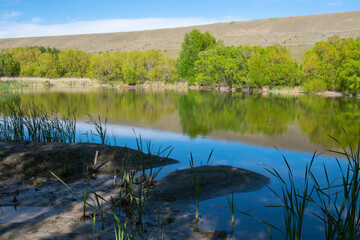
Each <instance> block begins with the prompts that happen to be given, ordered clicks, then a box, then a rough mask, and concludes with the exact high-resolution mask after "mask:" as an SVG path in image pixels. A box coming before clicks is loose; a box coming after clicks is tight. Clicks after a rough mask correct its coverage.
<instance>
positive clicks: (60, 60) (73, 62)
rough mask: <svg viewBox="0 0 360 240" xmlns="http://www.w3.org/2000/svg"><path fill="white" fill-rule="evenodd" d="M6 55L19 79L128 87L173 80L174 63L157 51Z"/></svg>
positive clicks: (16, 51)
mask: <svg viewBox="0 0 360 240" xmlns="http://www.w3.org/2000/svg"><path fill="white" fill-rule="evenodd" d="M8 52H9V54H11V56H13V57H14V59H15V60H17V61H18V62H19V63H20V66H21V70H20V76H33V77H48V78H58V77H75V78H82V77H90V78H95V79H98V80H100V81H101V82H103V83H107V82H110V81H120V82H124V83H129V84H137V83H144V82H146V81H165V82H174V81H177V69H176V62H175V61H174V60H173V59H169V58H166V57H164V56H163V55H162V54H161V52H160V51H157V50H148V51H145V52H141V51H130V52H121V51H114V52H100V53H97V54H91V53H85V52H84V51H81V50H78V49H65V50H58V49H56V48H53V49H51V48H47V49H46V48H44V47H23V48H11V49H8Z"/></svg>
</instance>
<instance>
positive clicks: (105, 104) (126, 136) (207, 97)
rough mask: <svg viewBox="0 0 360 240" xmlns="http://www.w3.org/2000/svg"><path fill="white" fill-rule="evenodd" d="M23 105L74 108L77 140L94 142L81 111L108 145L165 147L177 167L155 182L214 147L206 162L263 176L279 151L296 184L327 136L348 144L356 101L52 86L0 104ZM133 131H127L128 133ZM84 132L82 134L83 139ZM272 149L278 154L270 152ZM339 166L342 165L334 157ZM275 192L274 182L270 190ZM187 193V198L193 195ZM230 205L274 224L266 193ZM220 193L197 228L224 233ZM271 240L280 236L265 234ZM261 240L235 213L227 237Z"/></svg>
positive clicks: (316, 232)
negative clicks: (98, 121) (102, 127)
mask: <svg viewBox="0 0 360 240" xmlns="http://www.w3.org/2000/svg"><path fill="white" fill-rule="evenodd" d="M4 101H6V102H9V101H12V102H19V103H21V104H22V105H24V106H26V105H28V104H30V103H32V102H34V103H35V104H36V105H38V104H43V105H44V106H45V108H47V109H51V108H56V109H58V110H59V112H60V113H65V112H66V111H67V107H68V106H69V107H71V108H76V112H77V119H78V125H77V127H78V132H79V133H82V134H79V135H78V136H79V138H78V141H90V142H99V139H98V138H97V137H96V136H92V135H91V134H90V133H91V131H92V132H95V130H94V128H93V127H92V126H90V125H89V124H87V123H86V121H87V120H88V118H87V116H86V113H89V114H91V115H93V116H97V115H99V116H101V118H102V119H104V118H105V116H107V117H108V119H109V124H108V126H107V127H108V135H109V138H108V141H109V143H110V144H116V145H118V146H124V145H127V146H129V147H132V148H136V141H135V138H136V137H139V135H141V137H142V139H143V140H144V142H146V141H147V140H151V143H152V144H153V146H154V150H156V149H157V148H158V147H163V148H165V147H167V146H170V145H171V146H173V147H174V149H173V152H172V154H171V157H172V158H175V159H177V160H180V163H179V164H176V165H171V166H166V167H165V168H164V169H163V170H162V172H161V173H160V175H159V177H162V176H164V175H165V174H166V173H167V172H170V171H173V170H175V169H183V168H188V167H189V158H190V152H191V153H192V154H193V156H194V159H195V161H196V165H198V164H199V163H200V161H203V162H204V161H206V160H207V158H208V155H209V153H210V151H211V149H213V148H214V153H213V155H212V158H211V161H210V163H211V164H221V165H232V166H236V167H240V168H246V169H250V170H253V171H256V172H259V173H262V174H265V175H267V176H269V177H271V176H270V175H269V173H268V172H267V171H266V170H265V169H264V167H273V168H275V169H276V170H277V171H278V172H279V173H280V174H286V173H287V169H286V166H285V164H284V162H283V159H282V155H281V153H282V154H284V155H285V156H286V158H287V159H288V161H289V163H290V165H291V167H292V169H293V171H294V172H293V173H294V176H295V181H296V184H298V185H299V186H302V184H303V174H304V169H305V166H306V164H307V163H309V162H310V160H311V158H312V153H313V152H314V151H315V149H318V151H323V150H325V149H328V148H334V147H336V144H335V142H334V141H333V140H332V139H330V138H329V137H328V136H327V134H329V135H331V136H335V137H337V138H338V139H339V140H340V141H342V142H345V140H346V135H345V134H344V133H343V131H342V128H344V129H345V130H346V131H347V132H348V135H349V136H350V137H349V140H350V142H351V143H352V144H356V136H357V133H358V128H359V120H360V110H359V107H360V102H359V100H356V99H344V98H336V99H328V98H323V97H317V96H308V95H306V96H298V97H294V96H276V95H266V96H261V95H246V94H243V93H231V92H226V93H224V92H200V91H195V92H193V91H188V92H176V91H145V90H137V91H121V90H120V91H119V90H115V89H90V90H87V89H83V90H81V91H71V92H69V91H63V90H57V89H50V90H46V91H44V90H39V89H38V90H36V91H29V92H27V93H24V94H22V95H17V96H14V97H12V98H7V99H6V100H4ZM134 132H135V134H134ZM84 133H87V134H84ZM274 146H275V147H277V148H279V149H280V151H278V150H276V149H275V148H274ZM323 162H326V165H327V167H328V171H329V175H330V176H332V177H337V176H339V173H338V166H337V163H336V161H335V160H334V157H332V156H329V155H326V153H325V154H324V155H321V156H319V157H317V158H316V161H315V163H314V166H313V169H314V172H317V173H318V175H319V181H320V182H323V181H322V179H323V178H322V177H323V171H322V164H323ZM341 164H343V165H344V164H345V161H344V160H341ZM270 186H271V187H272V188H273V189H275V191H278V190H279V189H280V186H279V184H278V183H277V182H276V181H273V182H272V183H271V185H270ZM194 194H195V193H194ZM235 201H236V208H237V209H238V210H242V211H246V210H248V209H252V208H258V209H256V210H254V211H253V214H254V215H255V216H256V217H259V218H261V219H265V220H267V221H269V222H271V223H272V224H273V225H275V226H279V227H281V226H282V225H283V221H282V210H281V209H278V208H277V209H274V208H262V206H266V205H276V204H278V203H279V202H278V200H277V199H276V198H275V197H274V195H273V194H272V193H271V191H270V190H269V189H267V188H264V189H261V190H259V191H256V192H249V193H240V194H235ZM227 204H228V202H227V198H226V196H223V197H220V198H216V199H210V200H208V201H204V202H201V204H200V217H201V218H202V220H203V223H202V224H201V225H200V228H201V229H208V230H215V229H217V230H219V229H220V230H226V231H229V232H230V229H231V222H230V221H231V214H230V211H229V209H224V208H221V206H227ZM311 211H315V210H314V209H313V208H312V207H311V206H310V211H309V212H308V213H307V217H306V219H305V225H304V239H312V238H315V237H317V238H320V239H321V238H323V234H322V231H323V230H322V225H321V222H319V220H317V219H316V218H315V217H314V216H313V214H311ZM272 234H273V235H274V236H275V239H276V238H278V237H280V235H279V233H276V232H275V230H274V231H272ZM241 238H245V239H268V229H267V227H266V225H264V224H263V223H260V222H259V221H257V220H254V219H252V218H249V217H247V216H244V215H242V214H240V213H237V214H236V223H235V229H234V239H241Z"/></svg>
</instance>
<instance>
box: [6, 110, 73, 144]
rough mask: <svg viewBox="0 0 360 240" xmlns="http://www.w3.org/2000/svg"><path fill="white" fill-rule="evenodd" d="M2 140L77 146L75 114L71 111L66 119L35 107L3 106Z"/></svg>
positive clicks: (53, 112)
mask: <svg viewBox="0 0 360 240" xmlns="http://www.w3.org/2000/svg"><path fill="white" fill-rule="evenodd" d="M0 109H1V119H0V140H1V141H16V142H20V141H35V142H75V138H76V117H75V111H71V110H70V109H68V114H67V115H65V116H63V117H62V118H60V117H58V115H57V112H56V111H54V110H52V111H50V113H48V112H47V111H46V110H45V109H44V107H43V106H41V105H40V106H36V105H35V104H34V103H32V104H29V105H27V106H24V107H23V106H20V104H4V105H2V106H1V108H0Z"/></svg>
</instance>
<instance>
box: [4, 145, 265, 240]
mask: <svg viewBox="0 0 360 240" xmlns="http://www.w3.org/2000/svg"><path fill="white" fill-rule="evenodd" d="M96 150H97V151H98V159H97V161H98V162H97V164H98V165H101V164H102V163H104V162H105V161H108V162H107V163H106V164H104V165H103V168H102V171H99V172H97V173H96V174H94V175H93V174H92V175H91V177H89V175H88V172H89V168H88V167H89V165H90V163H92V162H93V161H94V153H95V151H96ZM125 151H127V152H128V154H129V155H131V156H132V157H133V159H135V158H136V156H138V155H139V152H137V151H136V150H132V149H128V150H126V149H124V148H120V147H112V146H106V145H99V144H92V143H72V144H68V143H33V142H22V143H13V142H8V143H6V142H5V143H0V173H1V175H0V176H1V177H0V189H1V190H0V226H1V227H0V236H1V239H89V234H90V235H91V236H94V237H95V238H99V239H100V238H101V239H113V238H114V233H113V231H114V225H113V219H112V217H111V216H108V215H106V214H105V215H104V217H103V221H101V218H100V212H101V211H99V210H98V209H96V208H95V210H94V209H93V208H91V206H90V205H92V206H96V204H95V199H96V197H95V193H96V194H98V195H99V196H101V197H102V199H100V201H101V206H102V211H104V212H111V209H110V204H108V203H107V202H111V199H115V201H118V200H119V194H120V193H121V196H125V195H126V192H125V188H124V182H123V181H122V180H123V179H122V177H123V176H124V175H122V168H121V167H122V166H123V164H124V156H125V155H124V153H125ZM149 159H150V157H149ZM176 162H177V161H176V160H174V159H161V158H157V162H156V163H155V165H156V166H161V165H164V164H174V163H176ZM65 163H66V164H67V165H66V164H65ZM86 166H87V167H86ZM64 168H65V170H66V169H73V170H72V171H71V173H70V174H69V172H67V174H65V173H66V172H64ZM114 169H118V170H117V172H113V170H114ZM49 171H54V172H56V173H58V174H59V175H63V177H62V179H63V180H64V181H65V182H66V183H67V184H68V185H69V187H70V188H71V189H72V191H73V192H70V191H69V189H68V188H67V187H66V186H65V185H63V184H61V183H60V182H59V181H58V180H55V179H54V178H51V177H49ZM67 171H69V170H67ZM135 171H137V170H135ZM107 172H112V173H111V174H110V173H107ZM203 173H204V174H205V178H204V183H203V184H204V188H203V192H202V195H201V198H200V200H201V201H204V200H208V199H211V198H215V197H219V196H224V195H228V194H231V192H235V193H236V192H247V191H256V190H258V189H260V188H262V187H264V186H265V185H266V184H268V183H269V182H270V179H269V178H267V177H265V176H263V175H261V174H258V173H256V172H253V171H249V170H245V169H240V168H235V167H231V166H214V165H211V166H203V167H196V168H195V170H194V171H191V170H190V169H184V170H179V171H174V172H171V173H168V174H167V175H166V176H165V177H164V178H163V179H160V180H159V181H155V182H154V184H153V185H151V186H149V197H148V199H147V202H146V205H145V208H144V214H145V215H146V222H145V225H144V226H145V229H146V231H145V232H144V234H145V238H144V239H158V237H159V236H162V237H163V239H225V238H226V235H227V233H226V232H225V231H217V230H216V229H209V230H207V231H202V232H198V231H194V225H193V220H194V218H195V212H194V210H193V207H192V204H194V203H195V196H196V195H195V192H194V180H193V179H194V178H193V177H194V174H195V176H197V177H199V176H200V175H199V174H203ZM190 175H191V176H190ZM139 176H140V175H139ZM179 183H182V184H179ZM140 184H141V183H139V182H138V183H136V185H135V186H134V189H135V192H136V191H138V190H139V187H140V186H143V185H140ZM87 187H88V195H87V197H86V199H87V202H89V206H87V207H86V209H85V216H87V219H88V220H87V221H85V222H84V221H81V220H80V219H81V217H82V216H83V213H84V208H83V206H84V205H83V202H82V201H80V200H79V199H82V198H84V194H85V189H86V188H87ZM116 199H117V200H116ZM106 201H107V202H106ZM122 207H123V208H125V209H124V212H127V211H128V210H129V206H128V205H126V204H124V203H123V205H122ZM126 209H127V210H126ZM94 213H96V214H97V217H96V222H97V223H96V225H95V232H94V234H92V233H93V230H94V228H93V220H91V217H92V216H94ZM121 221H122V222H123V223H124V222H125V221H127V231H128V232H129V233H130V234H132V236H135V235H136V234H138V230H139V226H138V225H136V224H135V223H134V222H133V220H132V218H128V216H127V214H126V215H125V214H124V215H121ZM101 223H103V224H104V227H103V228H102V226H101V225H102V224H101Z"/></svg>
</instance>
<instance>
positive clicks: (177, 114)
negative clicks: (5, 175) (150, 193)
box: [2, 89, 360, 151]
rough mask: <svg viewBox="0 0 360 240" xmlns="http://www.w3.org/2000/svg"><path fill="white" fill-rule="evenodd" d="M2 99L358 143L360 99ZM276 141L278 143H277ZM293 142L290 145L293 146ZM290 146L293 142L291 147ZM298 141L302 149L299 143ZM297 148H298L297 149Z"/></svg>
mask: <svg viewBox="0 0 360 240" xmlns="http://www.w3.org/2000/svg"><path fill="white" fill-rule="evenodd" d="M2 102H7V103H9V102H18V103H21V104H22V105H23V106H26V105H28V104H30V103H35V104H36V105H38V104H41V105H44V106H45V107H46V108H47V109H48V110H50V109H54V108H55V109H57V110H58V111H59V112H60V113H61V114H64V113H66V112H67V107H68V106H69V107H71V108H76V113H77V118H78V119H79V120H87V116H86V114H87V113H89V114H91V115H100V116H101V117H102V118H105V116H107V117H108V118H109V122H111V123H113V124H118V125H124V124H125V125H130V126H137V127H146V128H155V129H161V130H167V131H175V132H182V133H184V134H186V135H188V136H190V137H196V136H209V137H213V138H217V139H225V140H235V141H243V142H249V143H253V144H261V145H269V146H270V145H271V146H273V145H276V146H279V145H280V147H283V148H288V149H293V150H300V151H312V150H310V149H314V146H316V145H317V144H318V143H319V144H320V145H321V146H322V147H323V148H331V147H334V144H335V142H334V141H333V140H332V139H330V138H329V137H328V135H331V136H335V137H336V138H337V139H338V140H339V141H341V142H346V141H347V140H346V135H345V134H344V132H343V129H345V130H346V131H347V133H348V136H349V137H350V142H351V143H352V144H356V136H357V133H358V128H359V126H358V125H359V120H360V109H359V106H360V102H359V100H357V99H345V98H324V97H318V96H309V95H301V96H281V95H271V94H269V95H267V96H262V95H256V94H253V95H247V94H244V93H232V92H214V91H188V92H178V91H170V90H169V91H165V90H162V91H151V90H143V89H142V90H116V89H90V90H86V91H78V92H77V91H66V90H64V91H62V90H57V89H51V90H48V91H37V92H31V91H30V92H27V93H24V94H23V95H22V96H19V95H17V96H14V97H12V98H5V99H3V100H2ZM274 141H275V142H274ZM289 144H290V145H291V146H290V145H289ZM288 145H289V146H288ZM296 145H299V148H297V147H296ZM294 148H295V149H294Z"/></svg>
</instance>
